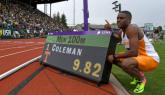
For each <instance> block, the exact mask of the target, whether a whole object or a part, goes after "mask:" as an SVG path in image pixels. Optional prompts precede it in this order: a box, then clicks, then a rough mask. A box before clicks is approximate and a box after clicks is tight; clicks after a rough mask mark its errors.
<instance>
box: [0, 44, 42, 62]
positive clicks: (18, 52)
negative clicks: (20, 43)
mask: <svg viewBox="0 0 165 95" xmlns="http://www.w3.org/2000/svg"><path fill="white" fill-rule="evenodd" d="M40 48H42V47H38V48H34V49H29V50H25V51H21V52H15V53H11V54H8V55H3V56H0V59H1V58H4V57H8V56H12V55H16V54H20V53H24V52H28V51H32V50H36V49H40Z"/></svg>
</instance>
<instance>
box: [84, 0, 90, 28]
mask: <svg viewBox="0 0 165 95" xmlns="http://www.w3.org/2000/svg"><path fill="white" fill-rule="evenodd" d="M88 17H89V12H88V0H84V31H88Z"/></svg>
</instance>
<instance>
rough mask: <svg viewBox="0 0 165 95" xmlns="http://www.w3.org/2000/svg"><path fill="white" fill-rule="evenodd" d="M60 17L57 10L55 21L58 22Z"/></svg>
mask: <svg viewBox="0 0 165 95" xmlns="http://www.w3.org/2000/svg"><path fill="white" fill-rule="evenodd" d="M60 19H61V18H60V13H59V12H58V13H57V16H56V21H57V23H60Z"/></svg>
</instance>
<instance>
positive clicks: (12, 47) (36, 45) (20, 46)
mask: <svg viewBox="0 0 165 95" xmlns="http://www.w3.org/2000/svg"><path fill="white" fill-rule="evenodd" d="M38 45H40V44H38ZM30 46H37V45H36V44H35V45H27V46H19V47H11V48H4V49H0V50H2V51H3V50H10V49H13V48H26V47H30Z"/></svg>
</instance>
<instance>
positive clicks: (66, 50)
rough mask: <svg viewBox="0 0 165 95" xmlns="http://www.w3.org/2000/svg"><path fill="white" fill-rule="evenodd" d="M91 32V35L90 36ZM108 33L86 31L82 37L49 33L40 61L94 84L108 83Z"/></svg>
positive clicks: (109, 67) (109, 32)
mask: <svg viewBox="0 0 165 95" xmlns="http://www.w3.org/2000/svg"><path fill="white" fill-rule="evenodd" d="M91 32H92V33H91ZM111 34H112V33H111V31H88V32H86V34H83V35H82V34H81V32H79V33H77V34H76V33H74V34H69V33H68V34H65V33H63V34H58V33H57V34H54V33H49V35H48V37H47V40H46V43H45V46H44V50H43V54H42V57H41V62H42V63H43V64H46V65H50V66H53V67H56V68H58V69H60V70H64V71H66V72H69V73H71V74H74V75H78V76H81V77H83V78H86V79H89V80H92V81H96V82H104V83H105V82H106V83H108V82H109V76H110V72H111V64H110V63H107V60H106V57H107V54H108V53H112V52H114V49H115V48H113V47H114V46H115V44H113V45H112V46H113V47H112V49H111V50H110V46H111V45H110V44H111V43H112V41H111V42H110V40H111V38H112V37H111Z"/></svg>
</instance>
